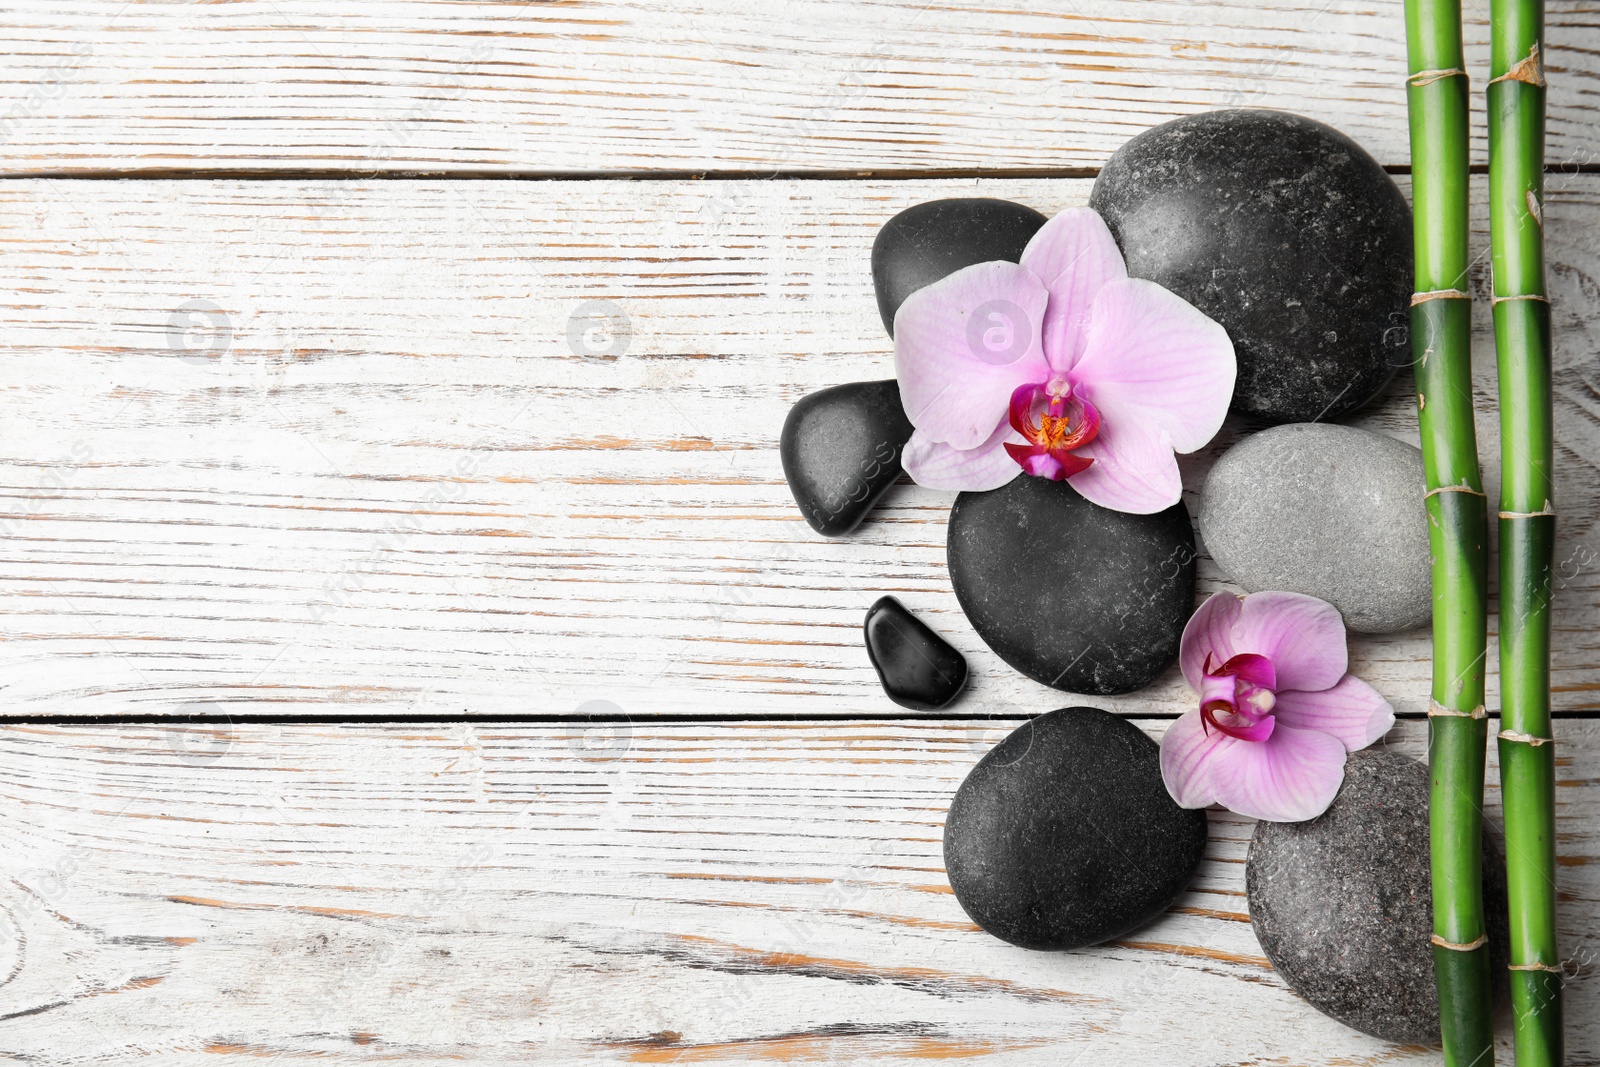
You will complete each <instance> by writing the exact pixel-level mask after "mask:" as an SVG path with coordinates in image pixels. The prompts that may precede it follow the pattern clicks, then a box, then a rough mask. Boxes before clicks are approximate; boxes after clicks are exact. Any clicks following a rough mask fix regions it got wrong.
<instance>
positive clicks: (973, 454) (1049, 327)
mask: <svg viewBox="0 0 1600 1067" xmlns="http://www.w3.org/2000/svg"><path fill="white" fill-rule="evenodd" d="M894 338H895V344H894V357H895V373H896V375H897V376H898V377H899V380H900V398H901V401H902V402H903V403H904V405H905V409H906V412H907V414H908V415H909V416H910V418H911V424H912V426H914V427H915V432H914V433H913V434H912V435H911V440H910V441H909V442H908V443H907V444H906V447H905V451H904V453H903V455H902V458H901V461H902V463H903V464H904V466H905V469H906V470H907V471H908V472H909V473H910V475H911V477H912V478H913V479H915V480H916V481H917V483H918V484H920V485H925V486H929V487H931V488H934V489H958V490H984V489H998V488H999V487H1000V486H1002V485H1004V484H1006V483H1007V482H1009V481H1010V480H1011V479H1012V478H1014V477H1016V476H1017V474H1018V473H1019V472H1021V471H1026V472H1027V473H1029V474H1032V475H1035V476H1038V477H1041V478H1050V479H1052V480H1055V481H1059V480H1061V479H1063V478H1065V479H1067V481H1069V482H1070V483H1071V484H1072V487H1073V488H1074V489H1076V490H1078V491H1079V492H1080V493H1082V494H1083V495H1084V496H1085V497H1087V498H1088V499H1090V500H1092V501H1094V502H1095V503H1096V504H1099V505H1101V506H1103V507H1107V508H1112V509H1114V510H1117V511H1127V512H1134V513H1137V514H1149V513H1151V512H1156V511H1161V510H1162V509H1164V508H1167V507H1170V506H1172V505H1173V504H1175V503H1177V502H1178V500H1179V498H1180V496H1181V495H1182V484H1181V482H1180V480H1179V477H1178V461H1177V458H1176V457H1175V456H1174V453H1175V452H1193V451H1194V450H1195V449H1197V448H1201V447H1203V446H1204V445H1205V444H1206V443H1207V442H1208V441H1210V440H1211V438H1212V437H1214V436H1216V433H1217V430H1218V429H1220V428H1221V426H1222V420H1223V417H1224V416H1226V415H1227V412H1228V404H1229V402H1230V401H1231V400H1232V398H1233V383H1234V377H1235V375H1236V373H1237V366H1236V364H1235V362H1234V354H1233V344H1232V342H1231V341H1229V340H1228V334H1227V332H1226V331H1225V330H1223V328H1222V327H1221V326H1219V325H1218V324H1217V323H1215V322H1213V321H1212V320H1211V319H1209V318H1207V317H1206V316H1205V315H1204V314H1202V313H1201V312H1200V311H1198V310H1196V309H1195V307H1194V306H1193V305H1192V304H1190V303H1188V302H1187V301H1185V300H1184V299H1182V298H1181V297H1179V296H1177V295H1175V294H1173V293H1172V292H1170V291H1168V290H1166V289H1163V288H1162V287H1161V286H1159V285H1157V284H1155V283H1154V282H1149V281H1143V280H1141V279H1138V278H1130V277H1128V272H1127V268H1126V267H1125V266H1124V265H1123V262H1122V253H1121V251H1120V250H1118V248H1117V243H1116V241H1115V240H1114V239H1113V238H1112V236H1111V231H1110V230H1109V229H1108V228H1107V227H1106V224H1105V222H1104V220H1102V219H1101V218H1100V216H1099V215H1097V214H1096V213H1095V212H1094V211H1092V210H1090V209H1088V208H1078V209H1075V210H1072V211H1063V212H1062V213H1061V214H1059V215H1057V216H1056V217H1055V218H1053V219H1051V220H1050V221H1049V222H1047V223H1045V225H1044V227H1043V228H1041V229H1040V230H1039V232H1038V233H1036V234H1035V235H1034V237H1033V239H1032V240H1031V241H1029V242H1028V246H1027V248H1026V249H1025V250H1024V251H1023V253H1022V262H1021V263H1020V264H1019V263H1010V262H1005V261H995V262H991V263H978V264H974V265H973V266H970V267H965V268H963V269H961V270H958V271H956V272H955V273H954V274H951V275H949V276H947V277H945V278H942V279H941V280H939V281H937V282H935V283H934V284H932V285H929V286H926V287H925V288H922V289H919V290H917V291H916V292H915V293H912V294H911V296H909V297H907V298H906V301H905V303H903V304H902V305H901V306H900V310H899V312H898V313H897V314H896V315H895V318H894Z"/></svg>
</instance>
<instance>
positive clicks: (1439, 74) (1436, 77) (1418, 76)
mask: <svg viewBox="0 0 1600 1067" xmlns="http://www.w3.org/2000/svg"><path fill="white" fill-rule="evenodd" d="M1466 76H1467V72H1466V71H1464V70H1462V69H1461V68H1460V67H1450V68H1449V69H1446V70H1419V71H1417V72H1416V73H1415V74H1413V75H1411V76H1410V77H1409V78H1407V79H1406V84H1407V85H1410V86H1413V87H1414V88H1417V89H1420V88H1422V87H1423V86H1424V85H1432V84H1433V83H1434V82H1442V81H1444V80H1445V79H1446V78H1465V77H1466Z"/></svg>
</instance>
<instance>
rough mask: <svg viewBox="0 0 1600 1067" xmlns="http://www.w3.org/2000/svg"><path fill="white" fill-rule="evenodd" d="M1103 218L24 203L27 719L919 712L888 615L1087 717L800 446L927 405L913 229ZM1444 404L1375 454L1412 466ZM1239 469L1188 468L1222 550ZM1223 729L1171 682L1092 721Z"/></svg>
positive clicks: (1565, 700)
mask: <svg viewBox="0 0 1600 1067" xmlns="http://www.w3.org/2000/svg"><path fill="white" fill-rule="evenodd" d="M1088 186H1089V183H1088V182H1087V181H1083V180H1042V179H1034V180H1007V181H972V180H959V181H958V180H942V181H929V180H921V181H894V182H870V181H862V182H837V181H825V182H818V181H781V182H727V183H721V182H692V181H690V182H665V183H656V182H652V183H626V182H607V181H579V182H528V183H523V182H503V181H495V182H450V183H429V182H412V181H385V182H378V183H373V184H370V185H369V184H362V183H355V182H321V183H306V182H282V183H279V182H243V183H238V182H144V181H133V182H90V181H51V180H28V181H18V182H12V183H8V184H6V185H4V186H0V233H4V234H5V238H4V240H5V242H6V254H5V255H4V256H3V257H0V292H4V293H7V294H9V296H8V297H7V298H6V301H5V303H4V305H3V312H0V336H3V337H4V338H5V347H4V349H3V353H0V356H3V358H0V431H3V432H0V536H3V537H4V541H3V554H0V638H3V640H0V694H3V697H4V700H5V707H6V711H7V713H8V714H12V715H35V714H56V715H103V714H142V715H149V714H166V713H174V714H196V713H210V714H226V715H234V716H249V715H261V714H265V715H286V714H308V713H309V714H317V713H328V714H334V715H337V714H350V713H384V714H418V715H424V716H434V717H440V716H452V715H457V714H461V713H472V714H492V715H515V714H556V715H570V714H573V713H575V712H581V713H596V712H604V713H610V714H624V715H629V716H634V717H648V716H651V715H662V714H667V715H696V714H702V713H706V714H738V715H799V716H806V715H813V716H814V715H819V714H823V713H831V714H837V715H860V716H874V715H884V714H888V713H890V712H891V711H892V710H893V706H892V705H890V704H888V703H887V701H886V699H885V698H884V696H883V694H882V692H881V691H880V690H879V688H878V686H877V682H876V678H875V676H874V674H873V672H872V669H871V667H870V665H869V663H868V661H867V658H866V655H865V652H864V650H863V647H862V643H861V637H860V626H861V621H862V616H863V613H864V612H865V609H866V608H867V606H868V605H869V604H870V603H871V602H872V601H873V600H875V599H876V598H877V597H878V596H880V595H881V594H883V593H894V594H896V595H897V596H899V597H900V598H901V599H902V600H903V601H904V602H905V603H906V604H907V605H908V606H909V607H911V608H912V609H913V610H914V611H916V612H918V613H920V614H921V615H922V616H923V618H925V619H926V620H928V621H929V622H930V624H931V625H933V626H934V628H935V629H937V630H939V631H941V632H943V633H944V634H946V635H947V636H948V637H949V638H950V639H951V641H952V642H953V643H954V644H955V645H956V646H957V647H958V648H960V649H961V651H962V652H963V653H965V654H966V655H967V657H968V658H969V661H970V662H971V664H972V667H973V670H972V675H973V683H972V686H971V690H970V692H969V693H968V695H967V696H966V697H965V698H964V703H963V704H961V705H960V706H959V707H960V710H962V711H965V712H967V713H969V714H1031V713H1034V712H1037V711H1039V710H1043V709H1045V708H1048V707H1052V706H1055V705H1056V704H1059V703H1060V702H1061V701H1062V700H1063V699H1065V698H1064V697H1063V696H1062V695H1061V694H1058V693H1056V692H1054V691H1052V690H1048V689H1046V688H1045V687H1043V686H1040V685H1038V684H1036V683H1033V682H1031V681H1028V680H1026V679H1024V678H1022V677H1021V676H1019V675H1018V674H1016V673H1015V672H1014V671H1012V670H1010V669H1009V668H1007V667H1005V666H1004V665H1003V664H1002V663H1001V662H1000V661H999V660H998V659H997V658H995V657H994V656H993V655H992V654H991V653H990V652H989V651H988V650H987V648H985V647H984V646H983V645H982V643H981V642H980V641H979V640H978V638H977V637H976V635H975V634H974V633H973V632H972V630H971V628H970V627H969V626H968V625H967V623H966V621H965V619H964V617H963V616H962V615H961V613H960V610H959V608H958V606H957V604H956V602H955V598H954V595H953V593H952V592H951V589H950V586H949V582H948V577H947V575H946V572H945V569H944V566H945V565H944V537H945V519H946V516H947V514H948V508H949V504H950V502H951V500H952V496H951V495H950V494H946V493H940V492H935V491H931V490H924V489H922V488H920V487H917V486H913V485H909V484H906V485H903V486H898V487H896V488H895V489H894V490H892V491H891V495H890V496H889V497H888V498H887V500H886V503H885V504H884V506H882V507H881V508H880V509H879V511H878V512H877V513H876V514H875V516H874V517H873V518H871V519H869V521H868V522H867V523H866V524H865V525H864V526H863V527H862V528H861V529H860V530H859V531H858V532H857V534H855V535H854V536H852V537H851V538H849V539H846V540H842V541H826V540H824V539H822V538H819V537H817V536H816V535H815V534H813V533H812V532H811V531H810V530H809V528H808V527H807V526H806V525H805V523H804V522H803V521H802V520H801V518H800V515H799V513H798V511H797V509H796V508H795V507H794V504H793V501H792V499H791V498H790V495H789V492H788V489H787V486H786V485H785V484H784V481H783V477H782V472H781V469H780V466H779V462H778V454H777V447H776V445H777V437H778V432H779V428H780V426H781V424H782V420H783V418H784V415H785V413H786V412H787V410H788V408H789V406H790V405H791V404H792V403H793V402H794V401H795V400H797V399H798V398H799V397H801V396H802V395H804V394H805V393H807V392H809V391H811V390H814V389H816V388H819V387H822V386H825V385H830V384H834V383H837V382H844V381H853V380H861V379H866V378H882V377H888V376H890V375H891V374H892V373H893V370H892V360H891V356H890V346H889V343H888V341H887V338H886V337H885V336H884V332H883V328H882V326H881V324H880V323H879V321H878V316H877V312H876V309H875V307H874V304H873V299H872V292H871V284H870V279H869V277H868V270H867V253H868V249H869V247H870V245H871V242H872V239H873V236H874V234H875V233H876V231H877V229H878V227H879V226H880V225H881V224H882V222H883V221H884V220H885V219H887V218H888V217H889V216H891V215H892V214H893V213H894V212H895V211H897V210H899V209H900V208H902V207H905V206H907V205H909V204H912V203H916V202H919V201H922V200H927V199H932V198H936V197H939V196H948V195H960V194H966V193H973V192H979V193H987V194H993V195H999V196H1006V197H1011V198H1014V199H1018V200H1021V201H1024V202H1027V203H1030V204H1033V205H1035V206H1037V207H1039V208H1041V209H1043V210H1045V211H1056V210H1059V209H1060V208H1062V207H1065V206H1068V205H1072V204H1077V203H1081V202H1082V201H1083V199H1084V197H1085V196H1086V194H1087V191H1088ZM1597 192H1600V179H1597V178H1593V177H1589V176H1572V177H1569V178H1565V179H1560V180H1553V181H1552V183H1551V192H1550V197H1549V201H1550V202H1549V206H1548V209H1547V215H1548V219H1549V227H1550V250H1551V262H1552V264H1553V266H1552V270H1551V288H1552V292H1553V293H1554V298H1555V307H1556V318H1557V328H1556V337H1557V341H1556V346H1557V347H1556V358H1557V362H1558V365H1559V370H1558V376H1559V383H1560V389H1559V391H1560V398H1561V399H1560V403H1561V408H1560V413H1559V416H1558V420H1557V445H1558V449H1559V453H1560V457H1561V464H1562V467H1561V470H1560V471H1559V474H1560V479H1561V480H1560V484H1561V486H1562V492H1563V494H1564V495H1563V497H1562V498H1561V500H1560V501H1559V505H1560V507H1561V509H1562V514H1563V523H1562V542H1561V545H1560V546H1559V552H1558V556H1557V559H1558V560H1559V561H1560V569H1559V573H1558V576H1557V577H1558V583H1559V585H1560V589H1559V590H1558V595H1557V602H1558V611H1557V616H1556V630H1557V638H1556V654H1555V686H1556V701H1557V706H1558V707H1559V708H1560V709H1561V710H1564V711H1570V710H1576V709H1592V708H1595V707H1596V706H1597V703H1596V697H1595V693H1596V691H1597V689H1600V638H1597V636H1596V633H1597V629H1600V627H1597V622H1600V584H1597V581H1596V569H1597V565H1600V546H1597V544H1596V539H1595V534H1594V530H1593V525H1594V518H1595V515H1596V512H1597V510H1600V499H1597V496H1596V494H1597V491H1600V478H1597V476H1596V469H1597V468H1600V431H1597V426H1600V422H1597V418H1596V416H1597V414H1600V399H1597V395H1600V394H1597V392H1596V376H1597V373H1600V372H1597V370H1596V364H1595V360H1594V357H1593V353H1594V352H1595V351H1596V350H1597V349H1600V282H1597V279H1600V258H1597V249H1596V248H1595V246H1594V243H1593V241H1592V240H1591V239H1590V236H1589V235H1590V234H1592V233H1593V232H1594V227H1595V226H1596V225H1597V224H1600V198H1597V196H1596V193H1597ZM1479 241H1480V242H1482V241H1483V235H1482V234H1481V233H1480V234H1479ZM1479 311H1480V312H1481V313H1482V314H1481V316H1480V317H1481V319H1482V320H1483V324H1485V325H1486V323H1487V306H1486V304H1485V305H1484V306H1482V307H1480V308H1479ZM596 316H598V317H596ZM1480 340H1481V341H1484V342H1486V341H1487V337H1486V336H1481V335H1480ZM1477 356H1478V357H1480V362H1481V364H1482V366H1481V369H1482V372H1483V373H1482V377H1481V378H1480V396H1479V403H1480V413H1481V418H1482V420H1483V423H1482V426H1481V432H1482V434H1483V440H1484V442H1485V444H1486V448H1485V451H1486V460H1485V465H1486V468H1487V470H1488V471H1489V472H1490V474H1491V478H1490V481H1491V483H1492V482H1493V481H1494V478H1493V472H1494V471H1495V470H1497V467H1498V461H1497V457H1496V455H1495V451H1494V446H1493V442H1494V441H1495V439H1496V438H1495V434H1494V432H1493V428H1494V419H1495V409H1494V400H1493V392H1494V390H1493V381H1492V374H1493V360H1492V353H1491V352H1490V351H1489V350H1488V347H1487V344H1484V345H1483V346H1481V350H1480V351H1479V352H1478V353H1477ZM1412 390H1413V386H1412V384H1411V378H1410V375H1409V372H1405V373H1402V374H1401V375H1400V376H1399V377H1398V378H1397V380H1396V382H1395V384H1394V386H1393V388H1392V389H1391V391H1390V393H1389V395H1388V398H1387V399H1386V400H1385V401H1383V402H1382V403H1380V404H1378V405H1377V406H1376V407H1375V408H1374V409H1372V410H1371V411H1370V412H1368V413H1367V414H1366V415H1364V416H1363V417H1362V418H1361V420H1359V421H1361V422H1363V423H1365V424H1367V425H1370V426H1374V427H1377V428H1379V429H1383V430H1386V431H1389V432H1392V433H1394V434H1396V435H1397V436H1400V437H1402V438H1405V439H1408V440H1412V441H1415V439H1416V430H1415V416H1414V413H1413V411H1412V408H1411V405H1412V403H1413V402H1414V401H1413V398H1412ZM1240 432H1241V428H1240V427H1238V426H1232V425H1230V427H1229V428H1228V429H1226V430H1225V431H1224V433H1223V435H1222V436H1221V437H1219V439H1218V441H1217V442H1216V443H1215V444H1214V445H1213V447H1212V448H1211V449H1210V450H1209V451H1208V452H1207V453H1205V454H1203V455H1198V456H1196V457H1192V458H1186V459H1185V462H1184V470H1185V478H1186V484H1187V486H1188V488H1189V490H1190V492H1189V494H1188V502H1189V505H1190V510H1191V512H1193V511H1194V510H1195V497H1194V490H1195V489H1197V488H1198V486H1199V485H1200V483H1201V480H1202V479H1203V476H1204V473H1205V471H1206V469H1207V468H1208V466H1209V463H1210V461H1211V457H1213V456H1214V455H1215V454H1216V453H1217V452H1218V451H1220V450H1221V449H1222V448H1225V447H1226V446H1227V445H1229V444H1231V443H1232V442H1233V441H1234V440H1237V439H1238V436H1239V434H1240ZM1495 491H1496V487H1495V486H1494V485H1493V484H1491V486H1490V492H1491V493H1493V492H1495ZM1201 567H1202V569H1201V575H1202V582H1201V592H1202V594H1207V593H1209V592H1211V591H1213V590H1215V589H1217V588H1219V587H1220V575H1219V574H1218V572H1217V571H1216V569H1215V567H1214V566H1212V564H1211V563H1210V561H1209V559H1203V560H1202V565H1201ZM1491 644H1492V643H1491ZM1428 657H1429V646H1428V639H1427V636H1426V633H1425V632H1413V633H1409V634H1403V635H1396V636H1390V637H1383V638H1357V639H1355V640H1354V643H1353V661H1352V662H1353V664H1354V669H1355V670H1357V671H1359V672H1360V673H1361V674H1362V675H1363V676H1365V677H1367V678H1368V679H1369V680H1371V681H1372V682H1373V683H1374V684H1376V685H1377V686H1378V687H1379V688H1380V689H1381V690H1382V691H1383V692H1384V693H1385V694H1386V695H1387V696H1388V697H1389V698H1390V699H1391V700H1392V701H1393V702H1394V704H1395V706H1396V708H1397V709H1398V710H1400V711H1401V712H1402V713H1405V712H1420V711H1422V710H1423V709H1424V708H1425V700H1426V696H1427V676H1428V666H1427V665H1428ZM1190 700H1191V698H1190V696H1189V694H1188V691H1187V689H1186V687H1185V686H1184V684H1183V682H1182V680H1181V678H1180V677H1179V675H1178V674H1177V672H1176V670H1175V669H1174V670H1172V671H1169V672H1168V674H1167V676H1166V677H1165V678H1164V679H1163V680H1161V681H1160V682H1158V683H1157V684H1156V685H1154V686H1152V687H1151V688H1149V689H1147V690H1145V691H1142V692H1140V693H1137V694H1134V695H1132V696H1130V697H1126V698H1119V699H1115V700H1095V701H1093V703H1097V704H1101V705H1104V706H1108V707H1113V708H1116V709H1118V710H1121V711H1125V712H1128V713H1131V714H1150V713H1156V712H1159V713H1174V712H1178V711H1182V710H1183V709H1185V708H1186V707H1188V706H1189V702H1190ZM1492 704H1493V697H1491V705H1492Z"/></svg>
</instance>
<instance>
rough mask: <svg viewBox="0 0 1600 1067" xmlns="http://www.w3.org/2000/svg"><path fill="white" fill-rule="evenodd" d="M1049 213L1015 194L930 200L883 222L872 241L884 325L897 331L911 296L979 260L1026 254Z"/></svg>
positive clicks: (874, 275)
mask: <svg viewBox="0 0 1600 1067" xmlns="http://www.w3.org/2000/svg"><path fill="white" fill-rule="evenodd" d="M1045 221H1046V220H1045V217H1044V216H1043V215H1041V214H1039V213H1038V212H1037V211H1035V210H1033V208H1031V207H1023V206H1022V205H1021V204H1014V203H1012V202H1011V201H1009V200H993V199H986V198H981V197H970V198H966V199H960V200H930V201H929V202H928V203H926V204H917V205H915V206H914V207H908V208H906V209H905V210H904V211H902V212H900V214H898V215H896V216H895V217H894V218H892V219H890V220H889V221H888V222H886V223H884V224H883V229H881V230H879V231H878V238H877V240H875V241H873V243H872V284H873V287H874V288H875V289H876V290H877V292H878V313H879V314H880V315H882V316H883V328H884V329H886V330H888V331H889V336H890V337H893V336H894V313H895V312H896V311H899V310H900V305H901V304H902V303H904V302H905V299H906V297H908V296H910V295H911V294H912V293H914V292H916V291H917V290H918V289H921V288H922V287H923V286H925V285H932V284H933V283H934V282H936V281H938V280H939V279H940V278H943V277H944V276H945V275H947V274H954V273H955V272H956V271H958V270H960V269H961V268H962V267H970V266H972V265H973V264H974V263H987V262H989V261H990V260H995V259H1009V260H1010V261H1011V262H1013V263H1015V262H1017V261H1018V260H1020V259H1021V258H1022V250H1023V249H1024V248H1026V247H1027V245H1028V239H1029V238H1031V237H1032V236H1033V235H1034V233H1035V232H1037V231H1038V229H1039V227H1041V226H1043V225H1044V224H1045Z"/></svg>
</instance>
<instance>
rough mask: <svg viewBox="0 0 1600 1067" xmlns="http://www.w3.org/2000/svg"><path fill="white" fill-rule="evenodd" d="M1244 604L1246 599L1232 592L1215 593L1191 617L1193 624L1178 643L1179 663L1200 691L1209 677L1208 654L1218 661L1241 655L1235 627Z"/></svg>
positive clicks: (1190, 622) (1192, 687) (1193, 685)
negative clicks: (1235, 641) (1207, 674)
mask: <svg viewBox="0 0 1600 1067" xmlns="http://www.w3.org/2000/svg"><path fill="white" fill-rule="evenodd" d="M1243 607H1244V603H1243V601H1242V600H1241V599H1240V598H1239V597H1237V596H1235V595H1234V594H1232V593H1214V594H1212V596H1211V597H1210V598H1209V599H1207V600H1206V602H1205V603H1204V604H1201V605H1200V607H1199V608H1198V609H1196V611H1195V613H1194V614H1193V615H1191V616H1189V624H1188V625H1187V626H1185V627H1184V628H1183V638H1182V639H1181V640H1180V641H1179V642H1178V664H1179V666H1180V667H1182V668H1183V678H1184V681H1186V682H1188V683H1189V688H1190V689H1193V690H1194V691H1195V692H1196V693H1198V692H1200V690H1201V686H1202V683H1203V681H1204V679H1205V665H1206V655H1207V653H1210V654H1211V655H1212V656H1213V657H1214V658H1215V659H1216V661H1217V662H1218V663H1225V662H1227V661H1228V660H1230V659H1232V658H1233V657H1234V656H1235V655H1236V654H1237V649H1236V648H1235V647H1234V640H1233V626H1234V623H1236V622H1238V621H1239V613H1240V612H1241V611H1242V610H1243Z"/></svg>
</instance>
